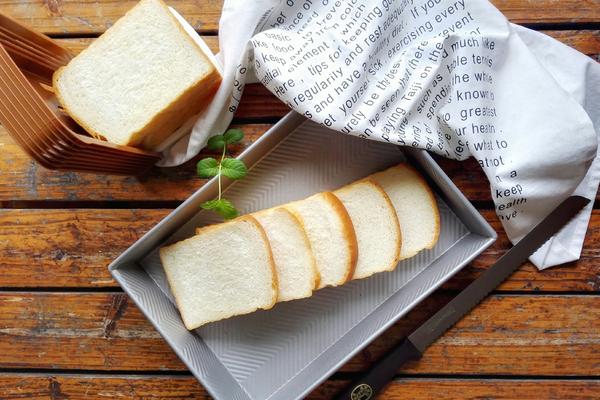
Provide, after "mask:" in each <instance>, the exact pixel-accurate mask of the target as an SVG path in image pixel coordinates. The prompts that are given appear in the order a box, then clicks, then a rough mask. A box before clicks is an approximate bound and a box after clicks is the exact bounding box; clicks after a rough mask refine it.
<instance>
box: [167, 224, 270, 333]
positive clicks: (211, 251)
mask: <svg viewBox="0 0 600 400" xmlns="http://www.w3.org/2000/svg"><path fill="white" fill-rule="evenodd" d="M160 259H161V261H162V264H163V267H164V269H165V272H166V275H167V280H168V281H169V286H170V287H171V291H172V292H173V295H174V296H175V300H176V302H177V306H178V308H179V312H180V313H181V317H182V318H183V321H184V323H185V326H186V327H187V328H188V329H195V328H197V327H199V326H202V325H204V324H206V323H208V322H213V321H218V320H221V319H224V318H229V317H232V316H234V315H240V314H247V313H250V312H252V311H255V310H257V309H259V308H262V309H268V308H271V307H272V306H273V304H275V301H276V300H277V290H278V288H277V276H276V274H275V265H274V262H273V255H272V252H271V247H270V246H269V242H268V240H267V236H266V234H265V232H264V230H263V228H262V227H261V225H260V224H259V223H258V221H256V219H254V218H253V217H251V216H243V217H240V218H238V219H235V220H233V221H231V222H227V223H223V224H219V225H212V226H209V227H206V228H203V229H201V230H200V232H199V233H198V234H197V235H196V236H193V237H191V238H189V239H186V240H184V241H181V242H178V243H175V244H173V245H171V246H168V247H163V248H162V249H160Z"/></svg>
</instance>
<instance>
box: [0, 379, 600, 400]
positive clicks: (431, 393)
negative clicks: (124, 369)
mask: <svg viewBox="0 0 600 400" xmlns="http://www.w3.org/2000/svg"><path fill="white" fill-rule="evenodd" d="M347 383H348V382H347V381H340V380H335V381H333V380H332V381H327V382H325V383H324V384H322V385H321V386H320V387H319V388H318V389H316V390H315V391H314V392H313V393H311V394H310V396H308V397H307V399H309V400H326V399H330V398H331V396H332V395H333V394H335V393H336V392H338V391H339V390H340V389H341V388H342V387H343V386H344V385H345V384H347ZM598 391H600V382H598V381H597V380H591V379H577V380H546V379H537V380H532V379H519V380H515V379H477V378H475V379H451V378H450V379H448V378H446V379H428V378H400V379H396V380H395V381H393V382H391V383H390V385H389V386H387V388H386V389H385V390H384V392H383V393H382V394H381V396H380V398H381V399H388V400H396V399H397V400H405V399H411V400H431V399H432V398H440V399H445V400H454V399H456V400H464V399H496V400H500V399H502V400H509V399H514V400H539V399H554V400H562V399H566V398H568V399H570V400H591V399H597V398H598V397H597V395H598ZM0 392H1V393H2V394H3V397H2V398H3V399H5V400H17V399H24V398H26V399H29V400H47V399H48V398H50V399H52V400H58V399H69V400H79V399H90V398H104V397H109V398H126V399H130V400H142V399H148V398H152V399H163V400H175V399H178V400H181V399H189V400H209V399H210V398H211V397H210V396H209V395H208V393H206V391H205V390H204V389H203V388H202V386H201V385H200V384H199V383H198V381H196V380H195V379H194V378H193V377H191V376H178V375H154V376H131V375H130V376H118V375H116V376H111V375H109V376H106V375H90V374H85V375H83V374H77V375H65V374H20V373H17V374H0Z"/></svg>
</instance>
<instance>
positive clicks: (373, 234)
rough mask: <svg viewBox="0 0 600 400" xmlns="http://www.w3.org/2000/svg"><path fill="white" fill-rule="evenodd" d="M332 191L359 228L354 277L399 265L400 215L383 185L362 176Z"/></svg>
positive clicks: (388, 269) (355, 228)
mask: <svg viewBox="0 0 600 400" xmlns="http://www.w3.org/2000/svg"><path fill="white" fill-rule="evenodd" d="M333 193H334V194H335V195H336V196H337V197H338V198H339V199H340V200H341V201H342V203H343V204H344V207H346V210H348V214H349V215H350V219H351V220H352V224H353V225H354V231H355V232H356V239H357V241H358V262H357V264H356V270H355V271H354V276H353V279H362V278H366V277H368V276H371V275H373V274H374V273H377V272H382V271H391V270H393V269H394V268H396V265H397V264H398V260H399V259H400V248H401V245H402V237H401V234H400V226H399V224H398V217H397V216H396V212H395V211H394V207H393V206H392V203H391V202H390V199H389V198H388V196H387V195H386V194H385V192H384V191H383V189H382V188H380V187H379V185H377V184H376V183H374V182H371V181H369V180H362V181H359V182H355V183H352V184H350V185H348V186H344V187H343V188H341V189H338V190H336V191H334V192H333Z"/></svg>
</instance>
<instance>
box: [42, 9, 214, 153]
mask: <svg viewBox="0 0 600 400" xmlns="http://www.w3.org/2000/svg"><path fill="white" fill-rule="evenodd" d="M220 82H221V76H220V74H219V72H218V70H217V68H215V66H214V65H213V64H212V62H211V61H210V59H209V58H208V57H207V55H206V54H205V53H204V52H203V51H202V49H201V48H200V47H199V46H198V44H197V43H196V42H195V41H194V40H193V39H192V38H191V37H190V35H188V34H187V33H186V32H185V30H184V28H183V27H182V26H181V24H180V23H179V22H178V21H177V19H176V18H175V17H174V16H173V14H172V13H171V12H170V11H169V9H168V8H167V6H166V5H165V4H164V3H163V2H162V1H161V0H142V1H140V2H139V3H138V4H137V5H136V6H135V7H134V8H132V9H131V10H130V11H129V12H127V14H125V16H123V17H122V18H120V19H119V20H118V21H117V22H116V23H115V24H114V25H113V26H112V27H110V28H109V29H108V30H107V31H106V32H105V33H104V34H103V35H102V36H101V37H100V38H98V39H97V40H95V41H94V42H93V43H92V44H91V45H90V46H89V47H88V48H87V49H85V50H84V51H82V52H81V53H80V54H79V55H78V56H77V57H75V58H74V59H72V60H71V61H70V62H69V64H68V65H67V66H66V67H63V68H60V69H58V70H57V71H56V72H55V74H54V77H53V86H54V91H55V93H56V96H57V98H58V100H59V102H60V103H61V105H62V106H63V108H64V109H65V111H67V113H68V114H69V115H70V116H71V117H72V118H73V119H74V120H75V121H76V122H77V123H79V125H81V126H82V127H83V128H84V129H85V130H86V131H88V132H89V133H90V134H91V135H92V136H94V137H98V138H104V139H105V140H107V141H109V142H112V143H116V144H121V145H130V146H137V147H141V148H144V149H148V150H153V149H155V148H156V147H158V146H159V145H160V143H162V142H163V141H164V140H165V139H167V137H168V136H169V135H170V134H171V133H173V132H174V131H175V130H176V129H177V128H178V127H180V126H181V125H182V124H183V123H184V122H185V121H186V120H187V119H188V118H190V117H192V116H193V115H195V114H197V113H199V112H200V111H201V110H202V109H203V108H204V107H205V106H206V105H207V104H208V103H209V102H210V100H211V99H212V96H213V94H214V93H215V92H216V90H217V88H218V86H219V84H220Z"/></svg>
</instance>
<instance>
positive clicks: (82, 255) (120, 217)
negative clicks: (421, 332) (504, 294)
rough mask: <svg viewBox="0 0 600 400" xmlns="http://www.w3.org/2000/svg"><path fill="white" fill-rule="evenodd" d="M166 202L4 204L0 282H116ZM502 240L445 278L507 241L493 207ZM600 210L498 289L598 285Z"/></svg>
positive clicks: (476, 266) (454, 284) (487, 258)
mask: <svg viewBox="0 0 600 400" xmlns="http://www.w3.org/2000/svg"><path fill="white" fill-rule="evenodd" d="M169 212H170V210H168V209H143V210H142V209H133V210H119V209H116V210H110V209H91V210H88V209H68V210H0V265H1V266H2V274H0V287H12V288H28V287H45V288H49V287H51V288H57V289H60V288H62V287H70V288H76V287H87V288H94V287H96V288H100V287H117V286H118V285H117V283H116V282H115V281H114V280H113V279H112V277H111V276H110V274H109V272H108V270H107V265H108V264H109V263H110V262H112V261H113V260H114V259H115V258H116V257H118V256H119V255H120V254H121V253H122V252H123V251H125V250H126V249H127V248H128V247H129V246H131V245H132V244H133V243H134V242H135V241H136V240H137V239H139V238H140V237H141V236H142V235H143V234H144V233H146V232H147V231H148V230H150V228H152V227H153V226H154V225H156V224H157V223H158V222H159V221H160V220H161V219H162V218H164V217H165V216H166V215H167V214H168V213H169ZM482 214H483V216H484V217H485V218H486V219H487V220H488V221H489V222H490V223H491V224H492V227H493V228H494V230H496V231H497V232H498V234H499V237H498V240H497V241H496V243H494V244H493V245H492V246H491V247H490V248H489V249H487V250H486V251H484V253H483V254H482V255H481V256H480V257H478V258H477V259H476V260H475V261H474V262H473V263H471V265H470V266H468V267H466V268H465V269H464V270H463V271H461V272H459V273H458V274H457V276H456V277H454V278H453V279H451V280H450V281H449V282H448V283H446V284H445V285H444V288H446V289H453V290H460V289H462V288H464V287H465V286H466V285H467V284H468V283H469V282H471V281H472V280H473V279H475V278H476V277H477V276H478V275H479V274H480V273H481V272H482V271H484V270H485V269H487V267H488V266H489V265H491V264H492V263H493V262H494V261H495V260H497V259H498V258H499V257H500V256H501V255H502V254H504V252H505V251H506V250H508V249H509V248H510V243H509V242H508V239H507V238H506V235H505V234H504V231H503V230H502V227H501V225H500V223H499V222H498V219H497V218H496V216H495V214H494V212H493V211H491V210H484V211H482ZM599 242H600V210H595V211H594V212H593V215H592V219H591V223H590V228H589V230H588V233H587V237H586V239H585V243H584V249H583V253H582V256H581V259H580V260H579V261H577V262H573V263H570V264H567V265H564V266H560V267H555V268H552V269H549V270H546V271H543V272H540V271H538V270H537V269H536V268H535V267H534V266H533V265H532V264H530V263H527V264H525V265H523V266H522V267H521V268H520V269H519V270H518V271H517V272H516V273H515V274H514V275H512V276H511V278H510V279H509V280H508V281H506V282H505V283H504V284H502V286H500V288H499V290H524V291H540V290H545V291H556V292H568V291H590V292H600V260H599V258H600V251H599V250H598V249H599V248H600V245H599Z"/></svg>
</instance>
